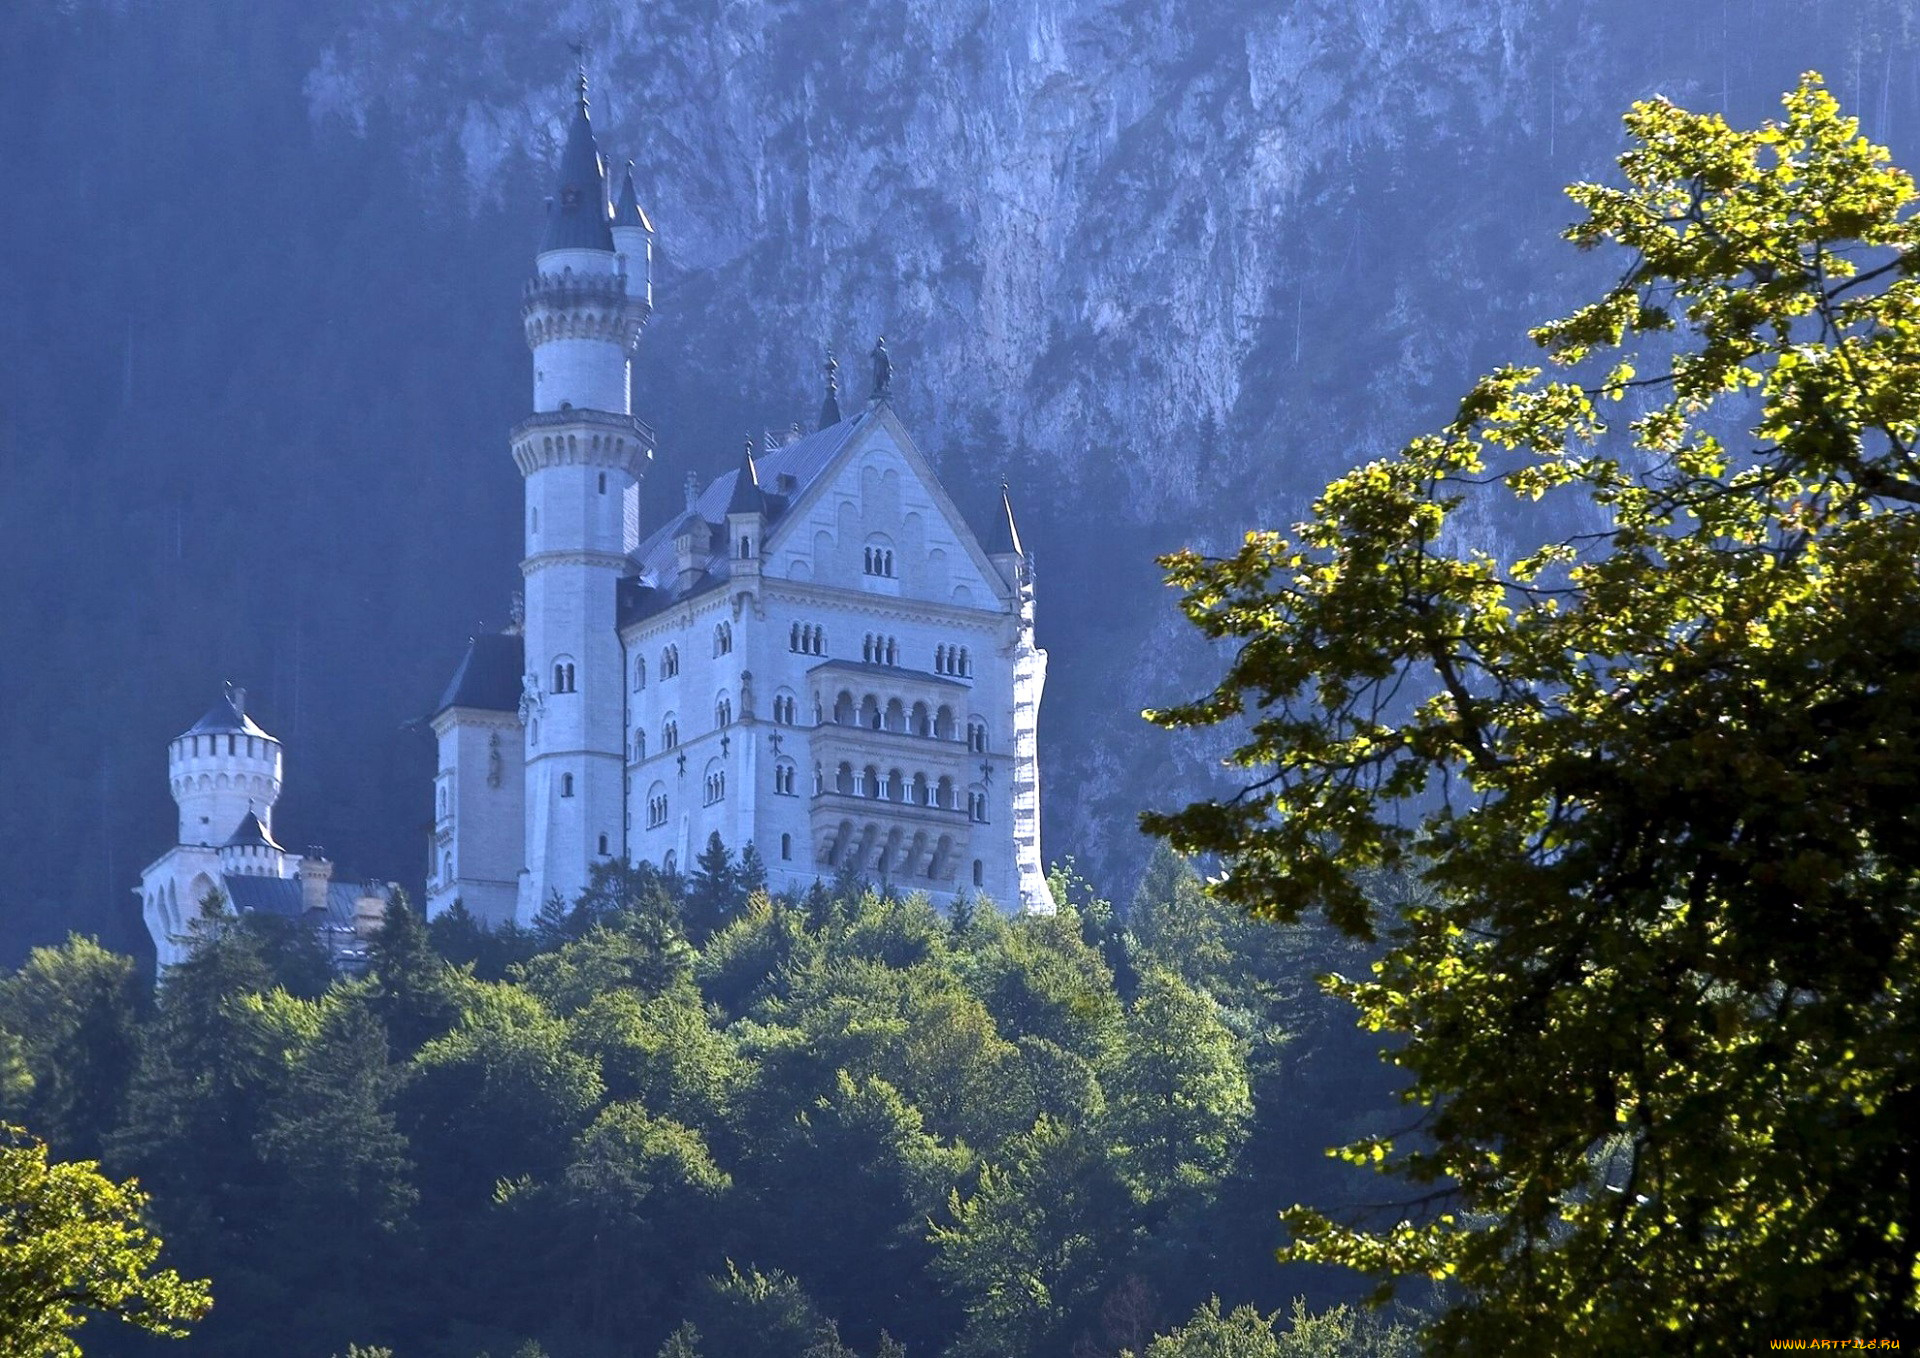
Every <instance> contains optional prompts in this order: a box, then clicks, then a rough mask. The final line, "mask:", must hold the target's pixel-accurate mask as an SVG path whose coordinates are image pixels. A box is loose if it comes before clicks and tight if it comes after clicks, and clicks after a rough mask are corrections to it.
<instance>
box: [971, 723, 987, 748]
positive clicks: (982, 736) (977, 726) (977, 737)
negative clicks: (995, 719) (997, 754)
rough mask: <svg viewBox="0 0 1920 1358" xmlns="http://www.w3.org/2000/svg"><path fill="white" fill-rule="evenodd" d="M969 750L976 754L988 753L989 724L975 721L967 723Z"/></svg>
mask: <svg viewBox="0 0 1920 1358" xmlns="http://www.w3.org/2000/svg"><path fill="white" fill-rule="evenodd" d="M967 748H968V749H969V750H972V751H973V752H974V753H975V754H985V753H986V752H987V724H986V723H985V722H984V721H979V720H977V719H976V720H973V721H969V722H968V723H967Z"/></svg>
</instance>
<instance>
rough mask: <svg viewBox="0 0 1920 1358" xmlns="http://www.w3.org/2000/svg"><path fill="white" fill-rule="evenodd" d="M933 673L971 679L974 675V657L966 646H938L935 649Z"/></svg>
mask: <svg viewBox="0 0 1920 1358" xmlns="http://www.w3.org/2000/svg"><path fill="white" fill-rule="evenodd" d="M933 672H934V673H935V674H954V675H959V676H960V677H961V678H963V679H964V678H970V677H971V676H972V674H973V657H972V656H971V655H970V654H968V652H967V648H966V647H965V646H936V647H934V648H933Z"/></svg>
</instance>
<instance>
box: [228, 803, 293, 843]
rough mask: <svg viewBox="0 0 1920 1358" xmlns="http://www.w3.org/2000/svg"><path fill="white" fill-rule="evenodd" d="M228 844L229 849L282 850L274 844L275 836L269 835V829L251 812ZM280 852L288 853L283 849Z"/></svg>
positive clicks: (229, 839)
mask: <svg viewBox="0 0 1920 1358" xmlns="http://www.w3.org/2000/svg"><path fill="white" fill-rule="evenodd" d="M227 844H228V846H229V847H235V848H237V847H258V848H263V849H279V848H280V846H279V845H278V844H276V843H274V840H273V836H272V835H270V834H268V833H267V827H266V826H264V825H262V824H261V823H260V817H259V816H257V815H255V814H254V813H253V812H251V811H249V812H247V814H246V817H245V818H244V819H243V820H241V822H240V825H239V828H237V829H236V830H235V831H234V832H233V833H232V834H231V835H229V836H228V837H227ZM280 851H281V852H282V853H285V852H286V850H284V849H281V850H280Z"/></svg>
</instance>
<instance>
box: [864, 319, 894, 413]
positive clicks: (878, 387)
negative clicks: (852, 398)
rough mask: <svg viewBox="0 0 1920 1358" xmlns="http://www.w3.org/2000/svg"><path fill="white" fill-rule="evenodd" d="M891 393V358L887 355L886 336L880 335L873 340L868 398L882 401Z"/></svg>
mask: <svg viewBox="0 0 1920 1358" xmlns="http://www.w3.org/2000/svg"><path fill="white" fill-rule="evenodd" d="M892 393H893V360H892V359H890V358H888V357H887V337H886V336H885V335H882V336H881V337H880V338H879V339H877V340H875V341H874V342H873V395H872V396H871V397H870V398H869V399H871V400H875V401H884V400H886V399H887V397H888V396H890V395H892Z"/></svg>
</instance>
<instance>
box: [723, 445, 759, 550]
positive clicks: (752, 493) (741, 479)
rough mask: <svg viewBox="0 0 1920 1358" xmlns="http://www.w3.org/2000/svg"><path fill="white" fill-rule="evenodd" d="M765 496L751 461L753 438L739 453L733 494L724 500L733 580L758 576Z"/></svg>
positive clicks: (757, 473) (756, 469) (756, 470)
mask: <svg viewBox="0 0 1920 1358" xmlns="http://www.w3.org/2000/svg"><path fill="white" fill-rule="evenodd" d="M766 522H767V497H766V495H765V494H764V493H762V491H761V489H760V471H759V468H757V467H756V466H754V462H753V439H752V437H751V436H749V437H748V439H747V446H746V448H745V449H743V450H742V452H741V454H740V470H739V471H737V472H736V473H734V477H733V494H732V495H731V496H730V497H729V498H728V500H727V560H728V564H729V567H730V573H731V574H732V575H733V576H735V577H736V578H738V577H740V576H746V575H758V574H760V539H761V535H762V533H763V531H764V530H765V528H766Z"/></svg>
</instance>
